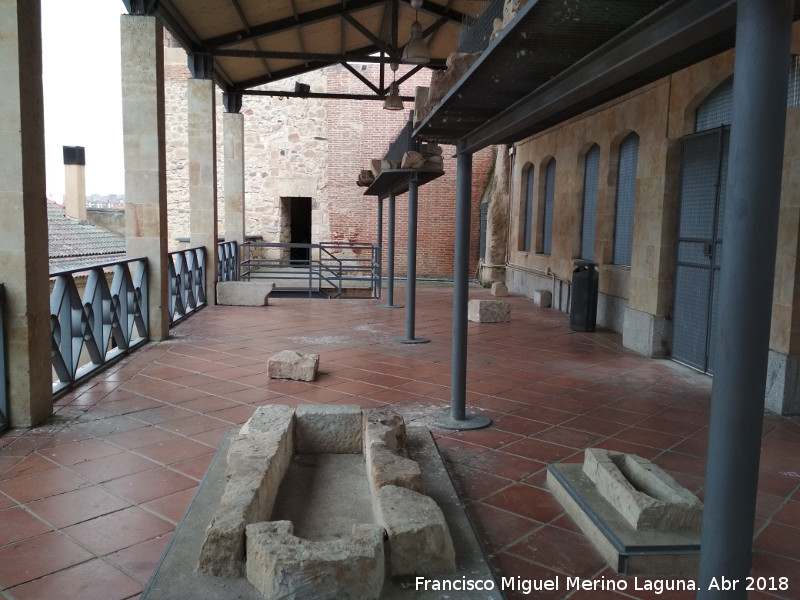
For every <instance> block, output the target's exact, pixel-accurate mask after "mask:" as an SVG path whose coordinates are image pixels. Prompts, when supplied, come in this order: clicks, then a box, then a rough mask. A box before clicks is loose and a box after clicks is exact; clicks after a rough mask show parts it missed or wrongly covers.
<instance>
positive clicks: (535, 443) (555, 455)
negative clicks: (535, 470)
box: [503, 438, 577, 464]
mask: <svg viewBox="0 0 800 600" xmlns="http://www.w3.org/2000/svg"><path fill="white" fill-rule="evenodd" d="M503 451H504V452H508V453H510V454H517V455H519V456H524V457H525V458H532V459H533V460H538V461H541V462H543V463H546V464H550V463H553V462H558V461H560V460H563V459H565V458H567V457H568V456H571V455H573V454H575V453H576V452H577V450H576V449H575V448H569V447H567V446H562V445H560V444H553V443H550V442H544V441H540V440H537V439H534V438H526V439H523V440H520V441H518V442H514V443H512V444H509V445H508V446H504V447H503Z"/></svg>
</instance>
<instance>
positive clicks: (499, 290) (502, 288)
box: [491, 281, 508, 298]
mask: <svg viewBox="0 0 800 600" xmlns="http://www.w3.org/2000/svg"><path fill="white" fill-rule="evenodd" d="M491 293H492V296H495V297H497V298H505V297H506V296H508V288H507V287H506V284H505V283H503V282H502V281H495V282H494V283H493V284H492V288H491Z"/></svg>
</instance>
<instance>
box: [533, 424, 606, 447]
mask: <svg viewBox="0 0 800 600" xmlns="http://www.w3.org/2000/svg"><path fill="white" fill-rule="evenodd" d="M534 437H535V438H536V439H537V440H541V441H544V442H553V443H554V444H560V445H562V446H569V447H570V448H575V449H576V450H583V449H585V448H589V447H591V446H594V445H595V444H598V443H599V442H600V441H601V440H603V439H604V438H605V437H606V436H604V435H601V434H597V433H589V432H588V431H578V430H577V429H571V428H569V427H567V426H566V423H564V424H563V425H557V426H555V427H550V428H549V429H545V430H544V431H540V432H539V433H537V434H536V435H535V436H534Z"/></svg>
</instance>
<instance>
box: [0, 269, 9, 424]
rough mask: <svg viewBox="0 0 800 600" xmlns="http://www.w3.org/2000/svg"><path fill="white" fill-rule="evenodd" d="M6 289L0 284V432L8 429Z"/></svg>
mask: <svg viewBox="0 0 800 600" xmlns="http://www.w3.org/2000/svg"><path fill="white" fill-rule="evenodd" d="M5 304H6V287H5V285H3V284H2V283H0V431H2V430H3V429H5V428H6V427H8V379H7V378H6V329H5V323H6V309H5Z"/></svg>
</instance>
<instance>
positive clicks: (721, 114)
mask: <svg viewBox="0 0 800 600" xmlns="http://www.w3.org/2000/svg"><path fill="white" fill-rule="evenodd" d="M788 77H789V89H788V92H787V94H786V108H795V107H797V106H800V55H798V54H792V58H791V60H790V61H789V75H788ZM732 121H733V75H731V76H730V77H728V78H727V79H726V80H725V81H723V82H722V83H720V84H719V85H718V86H717V87H715V88H714V90H713V91H712V92H711V93H710V94H709V95H708V96H707V97H706V99H705V100H703V102H702V103H701V104H700V106H698V107H697V113H696V121H695V128H694V130H695V131H696V132H699V131H707V130H709V129H715V128H717V127H721V126H723V125H730V124H731V122H732Z"/></svg>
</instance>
